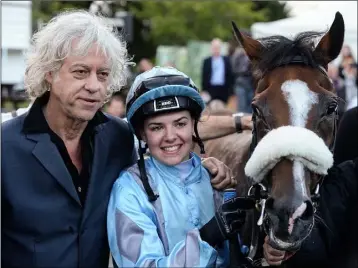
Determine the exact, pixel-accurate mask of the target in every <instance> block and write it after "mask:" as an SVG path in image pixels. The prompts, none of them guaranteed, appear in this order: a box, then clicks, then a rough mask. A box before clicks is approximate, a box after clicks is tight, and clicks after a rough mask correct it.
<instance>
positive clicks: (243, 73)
mask: <svg viewBox="0 0 358 268" xmlns="http://www.w3.org/2000/svg"><path fill="white" fill-rule="evenodd" d="M246 34H249V33H246ZM222 46H223V44H222V41H221V40H220V39H218V38H214V39H213V40H212V41H211V56H210V57H207V58H205V59H204V60H203V63H202V70H201V85H197V86H198V87H199V88H200V92H201V95H202V97H203V99H204V100H205V102H206V104H207V106H208V109H210V110H225V109H228V110H231V111H232V112H242V113H251V112H252V111H251V101H252V98H253V96H254V79H253V76H252V73H251V66H250V61H249V59H248V57H247V55H246V53H245V51H244V49H243V48H242V47H241V46H240V45H239V44H238V42H237V41H236V40H232V41H230V42H229V43H228V52H227V54H226V55H224V54H223V53H222V51H223V49H222ZM153 66H154V64H153V62H152V61H151V60H150V59H148V58H142V59H141V60H140V61H139V62H138V64H137V65H136V66H135V68H133V69H130V70H128V71H129V72H130V75H129V80H128V83H127V85H126V86H125V87H124V88H123V89H121V90H120V91H119V92H117V93H115V94H113V96H112V98H111V100H110V101H109V102H108V103H107V104H106V105H105V106H104V107H103V110H104V111H105V112H108V113H109V114H112V115H114V116H118V117H121V118H124V117H125V109H126V107H125V103H126V95H127V92H128V90H129V88H130V86H131V84H132V82H133V81H134V79H135V77H136V76H137V75H138V74H140V73H142V72H145V71H148V70H150V69H151V68H153ZM165 66H173V67H175V65H174V64H173V63H171V62H168V63H167V64H165ZM328 76H329V78H330V79H331V80H332V82H333V84H334V87H335V89H336V92H337V95H338V97H339V100H340V103H339V114H340V115H342V114H343V113H344V112H345V111H347V110H349V109H350V108H353V107H356V106H357V91H358V77H357V61H356V59H355V58H354V56H353V54H352V51H351V48H350V47H349V46H347V45H345V46H343V48H342V51H341V57H340V60H339V62H338V64H337V63H331V64H330V65H329V66H328ZM30 106H31V104H30ZM26 111H27V108H22V109H18V110H17V111H13V112H10V113H3V114H2V117H3V118H2V121H6V120H7V119H9V118H12V117H13V116H14V115H18V114H19V113H24V112H26Z"/></svg>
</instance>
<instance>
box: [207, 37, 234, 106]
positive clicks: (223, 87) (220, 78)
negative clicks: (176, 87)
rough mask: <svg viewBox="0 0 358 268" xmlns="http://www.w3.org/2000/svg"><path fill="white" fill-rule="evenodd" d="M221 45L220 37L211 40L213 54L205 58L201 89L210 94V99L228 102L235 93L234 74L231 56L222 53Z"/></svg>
mask: <svg viewBox="0 0 358 268" xmlns="http://www.w3.org/2000/svg"><path fill="white" fill-rule="evenodd" d="M221 45H222V44H221V40H220V39H218V38H216V39H213V40H212V42H211V53H212V56H211V57H208V58H206V59H204V62H203V65H202V73H201V75H202V76H201V83H202V85H201V90H203V91H206V92H207V93H208V94H209V95H210V101H211V100H216V99H218V100H221V101H223V102H224V103H228V100H229V98H230V97H231V96H232V95H233V74H232V68H231V63H230V60H229V58H228V57H227V56H222V55H221Z"/></svg>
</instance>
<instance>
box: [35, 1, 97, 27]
mask: <svg viewBox="0 0 358 268" xmlns="http://www.w3.org/2000/svg"><path fill="white" fill-rule="evenodd" d="M91 3H92V1H44V0H33V1H32V26H33V27H32V29H33V31H36V30H37V28H38V25H37V23H38V21H42V22H43V23H46V22H48V21H49V20H50V19H51V18H52V17H53V16H55V15H56V14H57V13H58V12H60V11H64V10H69V9H85V10H88V8H89V7H90V5H91Z"/></svg>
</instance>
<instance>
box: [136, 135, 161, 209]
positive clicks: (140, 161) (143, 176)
mask: <svg viewBox="0 0 358 268" xmlns="http://www.w3.org/2000/svg"><path fill="white" fill-rule="evenodd" d="M138 140H139V145H138V154H139V159H138V162H137V164H138V168H139V173H140V179H141V181H142V183H143V187H144V190H145V192H146V193H147V195H148V198H149V201H150V202H154V201H155V200H157V198H158V197H159V195H157V194H154V192H153V190H152V188H151V187H150V185H149V180H148V176H147V172H146V170H145V163H144V156H143V152H145V149H146V148H142V145H141V142H140V141H141V140H140V139H138Z"/></svg>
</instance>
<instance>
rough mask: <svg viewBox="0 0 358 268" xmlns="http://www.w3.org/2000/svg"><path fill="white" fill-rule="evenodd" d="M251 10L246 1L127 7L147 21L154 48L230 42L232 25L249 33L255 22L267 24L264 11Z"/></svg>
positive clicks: (158, 2)
mask: <svg viewBox="0 0 358 268" xmlns="http://www.w3.org/2000/svg"><path fill="white" fill-rule="evenodd" d="M253 8H254V4H253V2H248V1H242V2H241V1H188V0H186V1H146V2H144V1H143V2H141V8H136V7H132V8H131V7H130V11H132V12H133V13H134V14H135V16H137V17H138V18H140V19H142V20H146V19H149V20H150V25H151V31H150V37H151V39H152V41H154V42H155V44H161V45H184V44H186V43H187V41H188V40H203V41H208V40H211V39H212V38H214V37H218V38H221V39H223V40H228V39H231V38H232V32H231V21H235V22H236V24H237V25H238V26H239V27H240V28H246V29H248V28H249V27H250V26H251V24H252V23H254V22H256V21H266V20H267V15H266V12H267V11H266V10H265V9H263V10H259V11H253Z"/></svg>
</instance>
